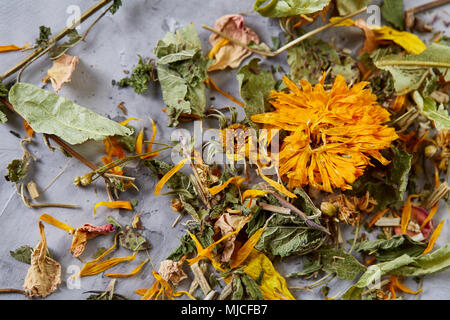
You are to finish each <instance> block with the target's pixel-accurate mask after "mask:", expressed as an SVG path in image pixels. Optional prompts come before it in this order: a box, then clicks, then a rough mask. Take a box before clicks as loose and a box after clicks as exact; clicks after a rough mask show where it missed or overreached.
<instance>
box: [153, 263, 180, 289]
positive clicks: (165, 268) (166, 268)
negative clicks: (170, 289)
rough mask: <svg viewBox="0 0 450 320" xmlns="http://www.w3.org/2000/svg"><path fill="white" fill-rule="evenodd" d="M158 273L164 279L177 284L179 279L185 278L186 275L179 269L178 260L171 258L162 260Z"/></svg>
mask: <svg viewBox="0 0 450 320" xmlns="http://www.w3.org/2000/svg"><path fill="white" fill-rule="evenodd" d="M158 273H159V274H160V275H161V277H162V278H163V279H164V280H166V281H171V282H172V283H173V285H175V286H176V285H177V284H178V283H179V282H180V281H181V280H183V279H186V278H187V275H186V273H184V271H183V269H181V267H180V265H179V264H178V262H175V261H172V260H164V261H162V262H161V265H160V267H159V270H158Z"/></svg>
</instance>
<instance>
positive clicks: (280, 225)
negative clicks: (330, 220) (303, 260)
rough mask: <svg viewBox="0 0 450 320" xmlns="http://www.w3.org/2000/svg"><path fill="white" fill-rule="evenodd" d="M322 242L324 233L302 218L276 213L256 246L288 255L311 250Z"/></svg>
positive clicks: (277, 253) (283, 255)
mask: <svg viewBox="0 0 450 320" xmlns="http://www.w3.org/2000/svg"><path fill="white" fill-rule="evenodd" d="M322 242H323V233H322V232H321V231H319V230H315V229H312V228H310V227H308V226H306V225H305V223H304V222H303V221H302V220H300V218H298V217H295V216H284V215H280V214H275V215H274V216H273V217H272V218H271V220H270V222H269V223H268V225H267V226H266V228H265V230H264V232H263V234H262V235H261V238H260V239H259V242H258V243H257V245H256V246H255V248H256V249H257V250H263V251H265V252H267V253H270V254H272V255H274V256H280V257H287V256H290V255H293V254H297V255H298V254H306V253H308V252H311V251H312V250H315V249H317V248H318V247H320V245H321V244H322Z"/></svg>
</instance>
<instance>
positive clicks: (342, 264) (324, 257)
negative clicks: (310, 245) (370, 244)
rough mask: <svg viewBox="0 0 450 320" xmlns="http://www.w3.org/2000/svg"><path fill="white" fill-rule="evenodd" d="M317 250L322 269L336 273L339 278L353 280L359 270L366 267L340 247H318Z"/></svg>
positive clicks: (363, 269)
mask: <svg viewBox="0 0 450 320" xmlns="http://www.w3.org/2000/svg"><path fill="white" fill-rule="evenodd" d="M319 252H320V259H321V262H322V270H324V271H325V272H327V273H336V276H337V277H338V278H339V279H342V280H353V279H355V278H356V276H357V275H358V274H359V273H360V272H362V271H365V270H366V267H365V266H363V265H362V264H361V263H359V261H358V260H356V258H355V257H354V256H352V255H351V254H348V253H346V252H344V251H343V250H342V249H320V250H319Z"/></svg>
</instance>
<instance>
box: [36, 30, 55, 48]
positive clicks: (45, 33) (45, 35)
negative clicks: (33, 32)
mask: <svg viewBox="0 0 450 320" xmlns="http://www.w3.org/2000/svg"><path fill="white" fill-rule="evenodd" d="M51 34H52V31H51V30H50V28H47V27H46V26H40V27H39V38H37V39H36V44H37V45H38V46H39V47H40V48H42V49H45V48H46V47H47V46H48V40H49V37H50V35H51Z"/></svg>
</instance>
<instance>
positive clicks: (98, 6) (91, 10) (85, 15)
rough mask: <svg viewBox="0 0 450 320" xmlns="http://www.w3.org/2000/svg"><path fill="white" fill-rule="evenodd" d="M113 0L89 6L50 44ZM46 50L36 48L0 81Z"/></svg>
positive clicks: (0, 77) (51, 42)
mask: <svg viewBox="0 0 450 320" xmlns="http://www.w3.org/2000/svg"><path fill="white" fill-rule="evenodd" d="M111 1H113V0H101V1H99V2H97V3H96V4H94V5H93V6H92V7H91V8H89V9H88V10H87V11H86V12H84V13H83V14H82V15H81V17H80V19H79V21H77V20H75V21H74V22H73V23H72V25H70V26H69V27H66V28H64V29H63V30H62V31H61V32H60V33H58V34H57V35H56V36H54V37H53V38H51V39H49V41H48V43H49V45H52V44H54V43H56V42H57V41H58V40H60V39H62V38H64V37H65V36H66V35H67V34H68V33H69V32H70V31H71V30H72V29H73V28H75V27H76V26H77V24H78V23H82V22H83V21H85V20H86V19H88V18H89V17H90V16H92V15H93V14H94V13H96V12H97V11H98V10H100V9H101V8H103V7H104V6H105V5H107V4H108V3H110V2H111ZM44 50H45V49H44V48H41V47H39V48H38V49H36V50H35V51H34V52H32V53H31V54H30V55H28V56H27V57H26V58H24V59H23V60H22V61H20V62H19V63H18V64H16V65H15V66H14V67H12V68H11V69H9V70H8V71H6V72H5V73H3V74H2V75H0V81H2V80H3V79H5V78H7V77H9V76H10V75H12V74H14V73H16V72H17V71H19V70H20V69H22V68H23V66H25V65H26V64H27V63H28V62H30V61H31V60H33V59H34V58H36V57H37V56H39V55H40V54H41V53H42V51H44Z"/></svg>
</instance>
